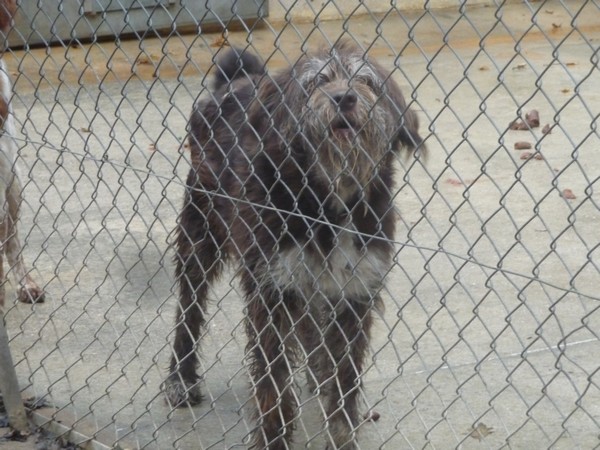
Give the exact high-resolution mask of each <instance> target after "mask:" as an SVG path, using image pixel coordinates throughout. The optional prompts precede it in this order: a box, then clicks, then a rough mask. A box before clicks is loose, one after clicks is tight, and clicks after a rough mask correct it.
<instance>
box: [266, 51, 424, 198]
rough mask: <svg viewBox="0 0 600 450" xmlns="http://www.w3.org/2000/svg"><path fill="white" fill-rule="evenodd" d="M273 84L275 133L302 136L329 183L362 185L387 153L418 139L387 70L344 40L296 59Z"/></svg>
mask: <svg viewBox="0 0 600 450" xmlns="http://www.w3.org/2000/svg"><path fill="white" fill-rule="evenodd" d="M275 84H276V85H277V86H279V92H280V93H281V94H282V96H283V99H282V101H281V102H282V103H283V105H278V108H277V110H279V111H280V113H279V114H282V116H281V117H280V118H279V120H278V119H276V120H275V121H276V123H278V125H279V127H280V130H281V133H287V134H288V136H290V135H291V136H294V137H295V138H296V139H298V138H300V139H302V142H303V144H302V147H303V149H304V150H305V151H309V152H312V154H313V155H314V161H315V168H316V170H317V171H320V173H321V175H322V176H323V177H325V178H326V179H328V181H329V182H331V183H332V184H339V183H340V182H345V183H346V184H354V185H358V186H365V185H366V184H368V182H369V180H370V179H371V178H372V177H373V174H374V172H375V171H376V170H377V167H378V166H379V165H380V164H382V162H387V158H386V155H389V154H390V152H391V151H394V150H398V149H399V148H400V147H401V146H407V147H411V148H414V147H416V146H418V145H419V144H420V142H421V138H420V137H419V135H418V120H417V117H416V114H415V113H414V112H413V111H411V110H409V109H408V108H407V106H406V102H405V100H404V97H403V96H402V94H401V92H400V89H399V88H398V86H397V85H396V83H395V82H394V81H393V80H392V78H391V77H390V75H389V73H387V72H386V71H385V70H383V69H382V68H381V67H380V66H379V65H378V64H377V63H375V62H373V61H370V60H369V59H368V58H366V57H365V55H364V52H363V51H362V50H360V49H358V48H355V47H354V46H352V45H349V44H347V43H342V44H338V45H336V46H334V47H333V48H331V49H329V50H328V51H321V52H319V53H316V54H314V55H309V56H306V57H304V58H302V59H301V60H300V61H299V62H298V63H297V64H296V65H295V66H294V67H293V68H292V69H291V70H290V71H289V72H286V73H284V74H283V75H280V76H279V77H278V78H276V79H275ZM271 95H272V93H271ZM261 98H265V97H264V96H261ZM281 111H283V112H281ZM269 113H270V114H272V113H273V111H272V110H271V111H269ZM275 117H277V116H276V115H275ZM282 124H283V126H282ZM286 140H288V141H289V140H291V139H289V138H287V139H286Z"/></svg>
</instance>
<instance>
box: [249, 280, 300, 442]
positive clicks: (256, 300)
mask: <svg viewBox="0 0 600 450" xmlns="http://www.w3.org/2000/svg"><path fill="white" fill-rule="evenodd" d="M292 297H293V296H291V295H289V294H286V293H283V292H281V291H280V290H279V289H277V288H267V289H258V290H257V291H256V292H255V293H253V294H251V295H250V296H249V301H248V321H247V333H248V354H249V357H250V372H251V378H252V386H253V388H254V395H255V400H256V405H255V406H256V409H255V416H256V420H257V422H258V428H257V429H256V430H255V431H254V436H253V440H252V448H255V449H260V450H262V449H269V450H280V449H281V450H283V449H287V448H289V446H288V443H289V442H290V441H291V435H292V432H293V430H294V424H293V420H294V415H295V409H296V398H295V395H294V392H293V379H292V374H291V367H292V365H293V361H292V358H293V347H294V345H295V343H294V339H293V336H292V334H291V333H290V331H291V327H292V323H293V321H294V317H295V313H294V309H296V308H297V305H298V302H296V301H295V299H294V298H292Z"/></svg>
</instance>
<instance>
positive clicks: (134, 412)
mask: <svg viewBox="0 0 600 450" xmlns="http://www.w3.org/2000/svg"><path fill="white" fill-rule="evenodd" d="M91 3H93V5H91V6H90V5H89V4H86V3H85V2H84V3H83V4H82V5H83V7H84V8H88V7H89V8H92V9H93V14H89V13H88V14H86V13H85V11H83V10H82V11H81V14H77V15H75V16H76V18H73V17H74V16H72V15H71V14H72V10H70V9H68V6H69V5H67V4H66V2H57V3H56V4H52V5H48V4H45V3H44V4H42V3H41V2H38V3H37V4H36V5H35V6H31V5H28V6H27V8H25V6H24V5H20V8H19V10H18V12H17V14H18V22H17V27H16V28H15V29H13V30H11V31H10V33H9V34H8V38H9V42H10V45H11V46H12V48H11V49H8V50H7V51H6V52H5V54H4V55H3V59H4V61H5V63H6V64H7V66H8V70H9V74H10V75H11V77H12V80H13V84H14V86H13V91H14V94H13V97H12V99H11V101H12V106H13V108H14V113H15V119H16V122H17V128H18V136H17V139H18V142H19V143H20V148H19V157H18V161H17V164H18V166H19V168H20V174H21V180H22V183H23V185H24V190H23V205H22V208H21V219H20V223H19V230H20V236H21V240H22V242H23V247H24V250H23V253H24V256H25V259H26V263H27V264H28V265H29V267H31V268H32V271H31V273H32V275H33V276H34V277H35V279H36V281H37V282H38V283H39V284H40V285H41V286H43V287H44V289H45V291H46V293H47V299H46V302H45V303H40V304H36V305H26V304H21V303H18V302H17V301H16V296H15V295H14V292H15V291H14V280H12V279H11V278H10V277H11V270H10V268H7V270H6V272H7V273H8V277H9V281H8V283H7V284H6V289H7V303H6V306H5V317H6V324H7V328H8V332H9V337H10V347H11V351H12V355H13V360H14V361H15V366H16V370H17V373H18V375H19V381H20V383H21V388H22V389H23V394H24V395H25V396H31V397H35V398H37V399H43V400H44V402H45V406H44V407H42V408H40V409H37V410H36V412H35V413H36V416H35V417H36V421H38V423H45V424H47V425H48V426H50V427H51V429H52V430H53V431H54V433H55V434H60V433H65V436H66V437H69V438H70V439H71V440H78V439H85V438H90V439H92V442H93V443H94V444H95V445H97V446H102V445H103V446H106V447H114V446H121V447H123V448H182V449H185V448H221V447H224V448H232V447H236V446H241V447H243V446H245V445H246V443H247V442H248V438H249V435H250V433H251V432H252V430H253V429H254V427H255V426H256V423H255V422H254V421H253V420H252V418H251V417H249V415H248V410H249V409H250V407H251V405H252V402H253V386H252V385H251V383H250V381H249V378H248V374H247V370H248V369H247V363H246V361H245V357H244V355H245V351H244V348H245V345H246V337H245V333H244V322H243V321H244V303H243V299H242V296H243V294H242V291H241V289H240V288H239V286H238V284H237V282H236V280H235V278H234V277H233V275H234V272H235V270H232V271H231V272H230V273H228V274H227V275H225V276H223V277H222V279H221V281H220V282H219V283H217V284H215V286H214V288H213V289H211V292H210V298H211V300H212V301H211V302H210V306H209V309H208V311H207V316H206V319H207V325H206V330H205V331H203V343H202V351H203V352H202V353H203V356H202V358H201V362H200V370H199V372H200V373H201V375H202V378H203V380H202V388H203V393H204V395H205V399H204V401H203V402H202V403H201V404H200V405H199V406H196V407H184V408H181V409H177V410H175V409H171V407H170V406H169V405H167V404H166V403H165V401H164V398H163V395H162V393H161V391H160V385H161V383H162V382H163V380H164V379H165V377H166V375H167V367H168V361H169V357H170V353H171V343H172V337H173V336H172V335H173V328H174V314H175V308H176V303H177V292H176V289H175V287H174V267H173V262H172V260H173V249H172V247H171V244H172V241H173V234H172V233H173V230H174V228H175V225H176V219H177V215H178V213H179V210H180V208H181V205H182V199H183V191H184V186H185V177H186V174H187V171H188V170H189V167H190V156H189V151H188V146H187V145H186V138H187V132H188V129H187V127H186V125H187V121H188V119H189V115H190V112H191V109H192V106H193V105H194V103H195V102H196V101H197V100H198V99H199V98H205V97H206V96H208V95H210V94H209V92H208V90H209V87H210V80H211V78H210V74H211V72H210V70H211V68H212V66H213V61H214V58H215V56H216V55H218V54H220V52H222V51H224V50H225V49H226V48H227V47H228V46H229V45H235V46H239V47H242V48H246V49H247V50H248V51H251V52H253V53H256V54H258V55H260V56H261V57H262V58H263V59H264V60H265V61H266V63H267V67H268V69H269V72H270V73H271V74H274V73H277V72H278V71H279V70H282V69H283V68H285V67H287V66H288V65H290V64H294V63H295V61H297V59H298V57H299V56H300V55H301V54H303V53H305V52H309V51H310V50H311V49H313V48H315V47H316V46H318V45H330V44H333V43H335V42H336V41H337V40H339V39H340V38H341V37H343V38H345V39H349V40H351V41H353V42H355V43H356V44H357V45H358V46H359V47H360V48H362V49H363V50H364V51H365V53H368V54H369V55H370V57H372V58H375V59H377V60H378V61H379V63H380V64H381V65H382V66H384V67H385V68H386V69H388V70H390V71H391V72H392V77H393V78H394V79H395V80H396V81H397V82H398V84H399V85H400V86H401V87H402V89H403V92H404V94H405V97H406V98H407V100H408V102H409V103H410V105H411V107H412V108H413V109H415V110H416V111H417V112H418V115H419V118H420V121H421V128H420V132H421V135H422V136H423V137H425V138H426V141H425V142H426V145H427V147H428V154H427V158H417V159H411V158H408V159H407V158H398V160H397V161H396V164H397V166H398V171H397V174H396V185H395V190H394V192H393V197H394V202H395V205H396V206H397V207H398V209H399V211H400V221H399V224H398V227H397V228H398V229H397V231H396V235H395V238H394V245H395V247H396V252H395V256H394V264H393V267H392V268H391V270H390V272H389V273H388V274H387V285H386V288H385V289H384V291H383V293H382V296H383V300H384V305H385V311H382V312H381V313H380V315H379V316H378V318H377V320H376V322H375V325H374V331H373V337H372V340H371V342H370V344H369V358H368V364H367V367H366V373H365V377H364V383H365V384H364V388H363V389H362V391H361V402H362V409H363V411H364V412H367V411H372V410H375V411H377V417H378V420H377V421H373V420H372V418H373V413H371V416H366V417H367V419H369V417H370V420H365V423H364V424H363V425H362V426H361V427H360V433H359V439H358V442H359V444H360V448H365V449H367V448H413V447H414V448H416V447H424V446H431V447H434V448H448V447H458V446H465V447H475V446H482V447H486V448H499V447H503V446H505V447H510V448H542V447H543V448H549V447H553V446H554V447H559V448H562V447H565V448H567V447H568V448H593V447H595V446H597V445H598V444H599V442H598V435H599V430H600V426H599V420H600V419H599V418H600V412H599V411H598V407H597V405H598V404H600V402H599V400H600V399H599V397H600V392H599V386H598V376H599V375H598V361H597V358H595V357H594V355H595V354H597V353H598V330H599V329H600V323H599V321H600V316H599V312H598V300H599V296H598V294H597V293H596V291H595V287H596V286H597V285H598V280H599V274H598V272H599V267H598V248H599V244H598V232H597V223H598V221H599V220H598V219H599V215H600V214H599V208H598V194H597V189H596V188H597V186H598V180H599V176H600V164H599V163H598V159H597V158H596V157H595V150H596V148H597V146H598V143H599V136H598V131H597V121H598V114H599V113H598V111H599V110H600V109H599V106H600V98H599V94H598V93H597V92H596V91H597V89H596V88H595V87H596V86H597V85H598V82H599V80H598V77H599V74H598V50H597V47H598V46H597V45H596V42H597V40H598V39H600V29H599V28H598V25H597V24H598V23H600V5H599V4H598V3H597V2H594V1H572V2H564V1H563V2H560V1H541V2H523V3H521V2H489V3H488V4H487V6H485V5H484V6H469V5H466V4H465V3H464V2H463V3H457V5H453V6H452V7H450V8H447V9H436V8H435V7H434V6H435V5H434V4H433V3H431V4H430V3H424V4H423V5H421V7H420V8H419V9H414V10H406V11H405V10H402V9H400V7H401V5H399V4H396V5H392V6H389V5H386V6H385V7H384V8H383V9H381V8H376V7H375V4H373V5H369V4H360V5H350V4H349V3H345V2H337V3H336V2H326V3H325V4H323V5H317V4H314V3H312V2H307V3H306V4H305V3H301V2H296V3H294V4H292V5H287V4H286V5H282V4H280V3H278V2H273V3H272V4H270V5H269V8H268V15H267V16H264V15H265V14H266V11H267V9H265V5H263V4H259V3H255V2H241V1H238V2H235V1H232V2H231V5H229V7H228V8H225V7H223V6H222V5H211V4H209V5H208V6H207V7H206V8H207V11H206V13H205V14H199V13H198V12H197V11H196V10H193V8H195V6H193V5H192V6H190V5H185V4H180V3H179V2H176V3H174V4H171V3H169V2H147V3H148V4H145V3H143V2H138V4H134V3H131V4H129V2H114V1H113V2H91ZM140 5H142V7H138V6H140ZM248 5H250V6H248ZM285 7H287V8H288V10H287V12H286V13H285V14H284V13H282V12H281V11H282V9H283V8H285ZM102 8H104V10H105V11H109V10H110V11H111V12H110V14H109V13H108V12H106V13H102V11H103V9H102ZM260 8H262V9H260ZM242 10H243V14H241V13H240V11H242ZM246 10H248V11H254V16H262V18H261V19H260V20H258V21H256V22H254V21H253V20H252V19H248V17H249V16H246ZM88 12H89V11H88ZM242 16H243V17H242ZM307 17H309V18H310V19H311V20H309V21H307V20H306V18H307ZM336 17H337V20H330V19H332V18H333V19H335V18H336ZM240 18H244V19H246V22H245V25H240V20H239V19H240ZM177 21H179V22H177ZM23 23H25V24H27V27H26V28H24V27H23V25H21V24H23ZM157 23H160V24H161V28H162V29H161V32H160V33H159V32H156V31H154V30H153V28H152V27H151V26H144V25H145V24H157ZM163 23H166V24H167V26H165V25H162V24H163ZM174 23H179V24H185V25H177V26H175V25H173V24H174ZM234 23H235V24H236V25H235V26H233V24H234ZM140 24H141V25H140ZM208 24H210V25H208ZM154 26H156V25H154ZM206 28H208V29H209V32H206V31H205V29H206ZM64 29H66V30H67V32H66V34H63V33H64ZM224 30H225V31H224ZM107 36H108V37H107ZM44 42H46V43H48V44H50V43H51V44H52V45H46V44H45V43H44ZM534 110H535V111H536V112H537V115H538V116H539V118H540V123H539V126H534V124H532V123H529V125H527V124H528V119H530V118H531V117H532V116H531V113H532V111H534ZM528 114H529V116H528V117H527V115H528ZM546 124H547V125H548V127H547V128H546V127H545V125H546ZM518 128H522V129H518ZM517 144H518V145H517ZM515 146H516V147H518V148H519V149H515ZM528 146H530V148H524V149H520V148H522V147H528ZM230 275H231V276H230ZM297 384H298V386H297V391H298V394H297V395H298V401H299V406H300V407H299V412H298V414H297V418H296V431H295V434H294V436H295V445H296V446H297V447H298V448H301V447H303V446H309V447H313V448H322V447H323V446H324V444H323V443H324V442H325V439H327V436H326V432H325V431H323V424H322V415H321V414H322V413H321V408H322V406H321V404H320V402H319V399H318V397H317V396H315V395H313V393H312V392H311V391H310V388H309V387H308V386H307V385H306V382H305V380H304V378H303V377H301V376H299V377H298V380H297ZM40 403H41V402H40ZM53 424H54V426H53ZM57 424H60V426H57ZM70 430H74V431H75V432H76V433H75V434H69V431H70Z"/></svg>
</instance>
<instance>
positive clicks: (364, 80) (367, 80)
mask: <svg viewBox="0 0 600 450" xmlns="http://www.w3.org/2000/svg"><path fill="white" fill-rule="evenodd" d="M354 81H356V82H357V83H361V84H364V85H366V86H368V87H369V88H370V89H371V90H372V91H374V92H379V91H381V86H380V85H379V83H376V82H375V80H374V79H373V78H372V77H365V76H361V75H358V76H356V77H355V78H354Z"/></svg>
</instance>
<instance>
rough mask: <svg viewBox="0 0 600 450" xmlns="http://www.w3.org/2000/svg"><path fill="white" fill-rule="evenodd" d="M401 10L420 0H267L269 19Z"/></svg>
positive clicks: (436, 1) (418, 5)
mask: <svg viewBox="0 0 600 450" xmlns="http://www.w3.org/2000/svg"><path fill="white" fill-rule="evenodd" d="M391 3H392V4H394V5H395V6H396V8H398V9H403V10H418V9H423V5H424V4H425V1H424V0H395V1H394V0H363V1H359V0H269V20H271V21H279V20H285V18H286V14H289V15H290V16H291V18H293V19H294V20H296V21H302V22H305V21H312V20H313V19H314V18H315V16H316V14H317V13H319V11H321V10H323V11H322V12H321V13H319V19H320V20H331V19H341V18H343V17H348V16H349V15H350V14H353V15H357V14H366V13H367V12H369V11H370V12H371V13H382V12H386V11H388V10H389V9H390V4H391ZM461 3H462V2H461V1H459V0H430V1H429V2H428V8H458V6H459V5H460V4H461ZM493 3H494V2H493V0H468V2H467V4H468V5H469V6H471V5H482V4H493Z"/></svg>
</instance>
